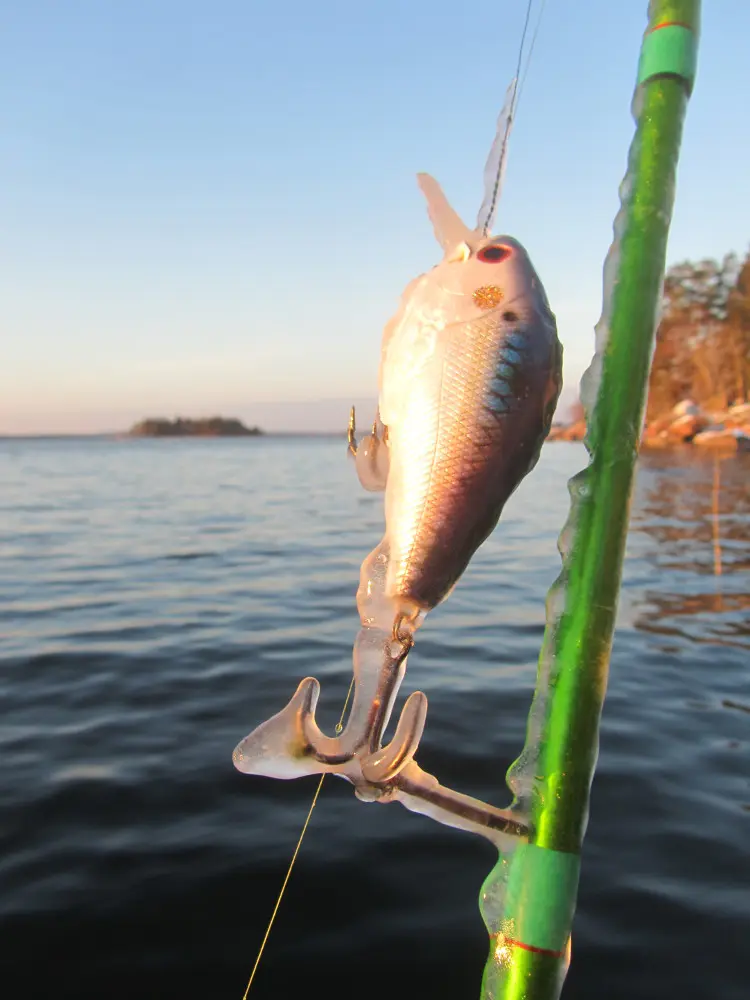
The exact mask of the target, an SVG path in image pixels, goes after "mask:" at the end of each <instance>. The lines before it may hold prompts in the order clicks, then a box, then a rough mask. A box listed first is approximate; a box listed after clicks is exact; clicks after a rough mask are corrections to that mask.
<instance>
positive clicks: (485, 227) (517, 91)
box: [480, 0, 546, 236]
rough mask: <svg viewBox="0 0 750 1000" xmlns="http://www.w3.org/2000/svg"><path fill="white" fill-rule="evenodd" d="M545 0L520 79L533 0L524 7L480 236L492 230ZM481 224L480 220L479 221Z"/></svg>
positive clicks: (544, 0) (543, 0) (543, 3)
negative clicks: (503, 125)
mask: <svg viewBox="0 0 750 1000" xmlns="http://www.w3.org/2000/svg"><path fill="white" fill-rule="evenodd" d="M545 3H546V0H542V5H541V7H540V10H539V16H538V17H537V22H536V27H535V29H534V35H533V38H532V40H531V46H530V48H529V52H528V55H527V56H526V64H525V66H524V68H523V77H521V67H522V66H523V54H524V47H525V45H526V35H527V34H528V30H529V21H530V20H531V8H532V7H533V5H534V0H528V3H527V5H526V17H525V19H524V23H523V31H522V32H521V44H520V45H519V47H518V62H517V65H516V75H515V76H514V78H513V84H512V94H511V98H510V108H509V110H508V117H507V120H506V122H505V129H504V130H503V138H502V143H501V146H500V156H499V158H498V163H497V173H496V174H495V183H494V187H493V189H492V197H491V198H490V203H489V207H488V209H487V215H486V216H485V219H484V222H482V223H481V230H482V235H484V236H489V233H490V229H491V228H492V222H493V220H494V218H495V210H496V208H497V200H498V197H499V195H500V185H501V183H502V179H503V171H504V169H505V160H506V158H507V155H508V139H509V138H510V130H511V129H512V127H513V122H514V121H515V117H516V112H517V111H518V104H519V101H520V99H521V91H522V90H523V85H524V83H525V81H526V77H527V75H528V72H529V66H530V65H531V56H532V54H533V52H534V46H535V44H536V39H537V35H538V34H539V26H540V24H541V23H542V14H543V13H544V6H545ZM480 222H481V220H480Z"/></svg>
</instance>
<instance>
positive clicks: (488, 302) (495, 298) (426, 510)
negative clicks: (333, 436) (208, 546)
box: [234, 153, 562, 837]
mask: <svg viewBox="0 0 750 1000" xmlns="http://www.w3.org/2000/svg"><path fill="white" fill-rule="evenodd" d="M491 156H492V153H491ZM418 180H419V185H420V187H421V189H422V192H423V194H424V195H425V197H426V199H427V205H428V211H429V215H430V219H431V221H432V224H433V227H434V230H435V236H436V237H437V240H438V242H439V243H440V245H441V247H442V249H443V253H444V256H443V259H442V261H441V262H440V263H439V264H438V265H437V266H436V267H434V268H433V269H432V270H431V271H429V272H428V273H426V274H423V275H421V276H420V277H418V278H416V279H415V280H414V281H412V282H411V284H410V285H408V287H407V288H406V290H405V291H404V293H403V296H402V299H401V303H400V305H399V308H398V310H397V312H396V314H395V316H394V317H393V318H392V319H391V320H390V322H389V323H388V324H387V325H386V327H385V330H384V333H383V340H382V350H381V360H380V378H379V383H380V386H379V388H380V392H379V419H378V420H377V421H376V423H375V425H374V427H373V432H372V433H371V434H369V435H367V436H366V437H365V438H364V439H363V440H362V441H361V442H360V444H359V446H357V445H356V441H355V438H354V427H353V421H352V426H351V427H350V450H351V451H352V452H353V453H354V454H355V462H356V467H357V472H358V475H359V478H360V481H361V483H362V485H363V486H365V488H366V489H369V490H384V491H385V534H384V536H383V539H382V541H381V542H380V544H379V545H378V546H377V548H376V549H375V550H374V551H373V552H371V553H370V555H369V556H368V557H367V558H366V559H365V561H364V563H363V565H362V570H361V574H360V586H359V590H358V593H357V606H358V609H359V613H360V618H361V629H360V632H359V634H358V636H357V639H356V642H355V646H354V676H355V690H354V700H353V704H352V709H351V712H350V715H349V719H348V722H347V725H346V728H345V729H344V731H343V733H342V734H341V735H340V736H338V737H328V736H325V735H324V734H323V733H322V732H321V731H320V729H319V728H318V726H317V724H316V722H315V717H314V712H315V705H316V703H317V699H318V694H319V691H320V685H319V684H318V681H317V680H315V679H314V678H311V677H308V678H306V679H305V680H303V681H302V682H301V684H300V685H299V687H298V689H297V692H296V694H295V695H294V697H293V698H292V700H291V701H290V703H289V704H288V705H287V707H286V708H285V709H283V710H282V711H281V712H280V713H278V715H276V716H274V717H273V718H272V719H269V720H268V721H267V722H266V723H263V724H262V725H261V726H259V727H258V728H257V729H256V730H255V731H254V732H252V733H251V734H250V735H249V736H248V737H246V738H245V739H244V740H243V741H242V742H241V743H240V744H239V746H238V747H237V748H236V750H235V752H234V763H235V766H236V767H237V768H238V769H239V770H241V771H244V772H247V773H252V774H263V775H267V776H272V777H279V778H292V777H298V776H301V775H304V774H311V773H320V772H322V771H330V772H333V773H336V774H339V775H340V776H342V777H345V778H348V779H349V780H350V781H351V782H352V783H353V784H354V785H355V789H356V791H357V794H358V795H359V796H360V797H361V798H364V799H380V800H382V801H393V800H398V801H401V802H402V803H403V804H404V805H406V806H407V807H408V808H410V809H413V810H415V811H418V812H422V813H427V814H429V815H432V816H433V817H434V818H436V819H438V820H440V821H441V822H445V823H448V824H450V825H452V826H459V827H463V828H466V829H473V830H475V832H480V833H485V834H487V835H488V836H491V837H494V833H493V831H494V830H496V828H497V827H498V825H499V826H502V823H503V822H504V820H505V818H507V817H508V816H509V815H510V814H509V813H502V811H500V810H495V809H493V807H491V806H485V804H483V803H479V802H477V801H476V800H473V799H469V798H468V797H467V796H463V795H460V794H459V793H456V792H452V791H451V790H450V789H446V788H444V787H443V786H441V785H439V784H438V782H437V779H436V778H434V777H433V776H432V775H429V774H426V772H424V771H422V769H421V768H420V767H419V766H418V765H417V763H416V761H414V759H413V758H414V753H415V751H416V748H417V744H418V742H419V738H420V736H421V733H422V729H423V728H424V723H425V716H426V710H427V699H426V697H425V695H424V694H423V693H422V692H414V693H413V694H412V695H411V696H410V698H409V699H407V702H406V704H405V707H404V709H403V711H402V713H401V718H400V721H399V723H398V726H397V728H396V732H395V735H394V737H393V739H392V740H391V741H390V743H389V744H388V745H387V746H385V747H383V746H381V739H382V735H383V731H384V729H385V727H386V725H387V723H388V718H389V716H390V713H391V709H392V706H393V703H394V701H395V698H396V694H397V692H398V688H399V685H400V683H401V680H402V679H403V676H404V672H405V668H406V657H407V654H408V652H409V650H410V648H411V646H412V644H413V634H414V631H415V630H416V629H417V628H418V627H419V625H420V624H421V623H422V620H423V618H424V615H425V613H426V612H428V611H429V610H430V609H432V608H434V607H435V606H436V605H437V604H439V603H440V602H441V601H442V600H443V599H444V598H445V597H446V596H447V595H448V594H449V593H450V591H451V589H452V588H453V586H454V585H455V584H456V582H457V581H458V579H459V578H460V576H461V574H462V573H463V572H464V570H465V569H466V567H467V565H468V563H469V561H470V560H471V558H472V556H473V554H474V552H475V551H476V550H477V548H478V547H479V546H480V545H481V544H482V542H483V541H484V540H485V539H486V538H487V536H488V535H489V534H490V533H491V531H492V530H493V528H494V527H495V525H496V524H497V522H498V519H499V517H500V514H501V512H502V509H503V507H504V505H505V503H506V501H507V500H508V498H509V497H510V495H511V493H513V491H514V490H515V489H516V487H517V486H518V484H519V483H520V482H521V480H522V479H523V478H524V476H526V475H527V473H528V472H530V471H531V469H532V468H533V467H534V465H535V464H536V462H537V459H538V457H539V452H540V450H541V446H542V443H543V441H544V438H545V437H546V435H547V433H548V431H549V427H550V424H551V421H552V416H553V413H554V409H555V406H556V403H557V398H558V396H559V393H560V389H561V385H562V379H561V364H562V348H561V345H560V343H559V341H558V338H557V329H556V324H555V318H554V316H553V314H552V312H551V311H550V307H549V304H548V302H547V297H546V295H545V292H544V289H543V287H542V284H541V282H540V280H539V278H538V276H537V274H536V272H535V270H534V268H533V266H532V264H531V261H530V259H529V256H528V254H527V253H526V251H525V250H524V248H523V247H522V246H521V244H520V243H519V242H518V241H517V240H515V239H513V238H511V237H510V236H491V235H488V234H487V232H486V230H487V228H488V226H487V225H486V224H485V225H484V226H483V225H481V220H482V212H480V224H479V225H478V226H477V228H475V229H469V228H468V227H467V226H466V225H465V224H464V223H463V222H462V221H461V219H460V218H459V217H458V215H457V214H456V213H455V212H454V211H453V209H452V208H451V207H450V205H449V204H448V202H447V200H446V198H445V196H444V195H443V193H442V191H441V189H440V187H439V186H438V184H437V182H436V181H435V180H433V178H432V177H430V176H428V175H427V174H420V175H419V177H418ZM485 204H486V199H485ZM490 214H491V213H490ZM477 810H479V812H477ZM481 810H485V813H482V812H481ZM477 816H479V819H478V820H477ZM488 816H489V818H487V817H488ZM493 816H494V819H493V818H492V817H493ZM467 817H468V818H467ZM482 817H484V818H482ZM493 824H494V826H493ZM488 830H489V831H490V832H488Z"/></svg>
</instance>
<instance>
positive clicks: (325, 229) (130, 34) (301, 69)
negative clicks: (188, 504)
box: [0, 0, 750, 434]
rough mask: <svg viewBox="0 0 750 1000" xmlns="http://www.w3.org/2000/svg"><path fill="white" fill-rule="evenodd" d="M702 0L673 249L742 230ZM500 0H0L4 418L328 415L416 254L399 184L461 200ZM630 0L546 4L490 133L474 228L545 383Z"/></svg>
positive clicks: (370, 391) (716, 246)
mask: <svg viewBox="0 0 750 1000" xmlns="http://www.w3.org/2000/svg"><path fill="white" fill-rule="evenodd" d="M703 7H704V16H703V23H702V34H701V48H700V54H699V68H698V78H697V82H696V87H695V91H694V94H693V97H692V100H691V102H690V106H689V109H688V117H687V121H686V127H685V133H684V140H683V147H682V156H681V161H680V167H679V173H678V185H677V201H676V206H675V214H674V220H673V224H672V231H671V236H670V242H669V251H668V262H676V261H678V260H683V259H697V258H702V257H707V256H708V257H720V256H722V255H723V254H724V253H726V252H728V251H730V250H735V251H737V252H740V253H744V252H745V251H746V250H747V249H748V244H750V199H749V198H748V180H747V178H748V176H750V175H749V174H748V163H749V162H750V130H749V129H748V127H747V126H748V121H749V119H748V101H747V95H748V94H750V59H748V57H747V39H748V38H750V3H747V2H745V0H710V2H706V3H704V4H703ZM525 9H526V3H525V0H493V2H487V0H476V2H469V0H467V2H464V3H462V4H459V3H457V2H455V0H453V2H445V0H431V2H429V3H428V2H425V0H409V2H408V3H403V2H396V0H378V2H375V0H358V2H356V3H353V2H352V0H318V2H317V3H314V4H310V3H302V2H298V0H287V2H285V3H280V4H271V3H268V2H261V0H211V2H209V0H201V2H199V0H129V2H128V3H114V2H102V0H62V2H61V0H48V2H41V0H24V2H23V3H12V2H10V0H5V2H2V0H0V434H30V433H80V432H84V433H85V432H97V431H113V430H123V429H126V428H127V427H128V426H129V425H130V424H132V423H133V422H134V421H136V420H138V419H140V418H142V417H145V416H174V415H176V414H182V415H185V416H202V415H208V414H213V413H219V414H221V415H224V416H238V417H240V418H242V419H244V420H247V421H249V422H251V423H260V424H261V426H263V427H265V428H266V429H268V430H277V429H304V430H329V429H331V430H332V429H337V428H341V429H343V426H344V425H345V422H346V417H347V411H348V404H349V401H350V400H357V401H367V400H368V399H371V398H374V397H375V396H376V394H377V366H378V355H379V349H380V337H381V332H382V328H383V325H384V324H385V322H386V321H387V319H388V318H389V317H390V316H391V315H392V313H393V312H394V310H395V308H396V306H397V304H398V301H399V298H400V295H401V292H402V290H403V288H404V286H405V285H406V284H407V283H408V282H409V281H410V280H411V279H412V278H413V277H415V276H416V275H417V274H419V273H421V272H423V271H425V270H427V269H428V268H430V267H432V266H433V265H434V264H435V263H437V262H438V260H439V259H440V257H441V252H440V250H439V248H438V246H437V243H436V242H435V240H434V237H433V234H432V229H431V226H430V224H429V221H428V219H427V215H426V212H425V208H424V203H423V201H422V197H421V195H420V193H419V190H418V188H417V184H416V180H415V174H416V173H417V172H418V171H427V172H429V173H432V174H433V175H434V176H435V177H436V178H437V179H438V181H439V182H440V183H441V185H442V186H443V188H444V190H445V192H446V194H447V196H448V198H449V200H450V201H451V203H452V204H453V205H454V207H455V208H456V209H457V210H458V212H459V213H460V214H461V215H462V216H463V217H464V218H465V219H466V220H467V221H468V222H469V223H472V224H473V222H474V220H475V218H476V213H477V211H478V208H479V205H480V203H481V201H482V195H483V176H482V175H483V170H484V163H485V159H486V156H487V152H488V149H489V146H490V144H491V142H492V139H493V136H494V131H495V122H496V119H497V115H498V112H499V110H500V107H501V105H502V103H503V99H504V95H505V91H506V88H507V86H508V84H509V82H510V80H511V78H512V77H513V74H514V71H515V64H516V60H517V55H518V46H519V42H520V38H521V31H522V26H523V19H524V15H525ZM539 9H540V0H535V5H534V9H533V10H534V12H533V13H532V25H533V24H534V22H535V19H536V13H537V12H538V10H539ZM646 11H647V2H646V0H620V2H618V3H607V4H604V5H603V4H602V3H601V0H547V2H546V5H545V7H544V12H543V17H542V20H541V24H540V27H539V33H538V36H537V41H536V45H535V48H534V52H533V58H532V61H531V64H530V68H529V72H528V76H527V78H526V81H525V85H524V89H523V92H522V96H521V100H520V104H519V109H518V115H517V119H516V123H515V126H514V130H513V134H512V138H511V142H510V148H509V153H508V166H507V173H506V177H505V185H504V190H503V194H502V199H501V202H500V207H499V213H498V220H497V223H496V226H495V229H496V231H497V232H505V233H509V234H511V235H513V236H515V237H516V238H518V239H520V240H521V242H522V243H523V244H524V245H525V246H526V248H527V250H528V251H529V253H530V255H531V258H532V260H533V262H534V264H535V267H536V269H537V271H538V273H539V275H540V277H541V279H542V282H543V283H544V285H545V287H546V290H547V294H548V296H549V299H550V302H551V305H552V308H553V310H554V312H555V313H556V315H557V319H558V329H559V334H560V338H561V340H562V341H563V344H564V349H565V369H564V373H565V384H566V390H565V397H564V399H565V400H567V401H568V402H569V401H572V399H574V398H575V396H576V391H577V383H578V380H579V378H580V376H581V374H582V372H583V370H584V368H585V367H586V365H587V364H588V361H589V358H590V355H591V353H592V351H593V328H594V325H595V323H596V321H597V319H598V318H599V313H600V311H601V297H602V288H601V274H602V263H603V261H604V257H605V255H606V252H607V249H608V247H609V245H610V242H611V239H612V222H613V219H614V216H615V214H616V211H617V208H618V204H619V202H618V187H619V184H620V181H621V179H622V176H623V174H624V170H625V164H626V157H627V151H628V147H629V144H630V141H631V138H632V135H633V129H634V126H633V121H632V118H631V115H630V101H631V97H632V93H633V85H634V79H635V72H636V66H637V60H638V52H639V47H640V41H641V36H642V33H643V30H644V28H645V22H646ZM603 12H604V13H603Z"/></svg>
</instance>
